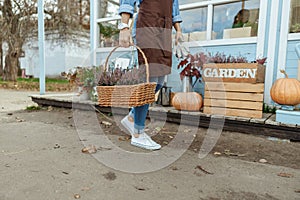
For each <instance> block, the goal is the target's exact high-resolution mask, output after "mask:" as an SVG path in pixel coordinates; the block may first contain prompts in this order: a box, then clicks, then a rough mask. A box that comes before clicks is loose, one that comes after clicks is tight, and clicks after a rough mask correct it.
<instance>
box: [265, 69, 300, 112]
mask: <svg viewBox="0 0 300 200" xmlns="http://www.w3.org/2000/svg"><path fill="white" fill-rule="evenodd" d="M280 72H281V73H283V74H284V75H285V78H280V79H277V80H276V81H275V83H274V84H273V85H272V87H271V90H270V94H271V98H272V99H273V101H274V102H276V103H278V104H282V105H291V106H294V105H297V104H299V103H300V82H299V81H298V80H297V79H294V78H289V77H288V75H287V74H286V73H285V71H284V70H280Z"/></svg>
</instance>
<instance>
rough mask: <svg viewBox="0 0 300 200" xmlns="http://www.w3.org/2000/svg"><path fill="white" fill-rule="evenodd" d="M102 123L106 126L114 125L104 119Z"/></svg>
mask: <svg viewBox="0 0 300 200" xmlns="http://www.w3.org/2000/svg"><path fill="white" fill-rule="evenodd" d="M101 124H103V125H104V126H105V127H110V126H112V123H110V122H107V121H102V122H101Z"/></svg>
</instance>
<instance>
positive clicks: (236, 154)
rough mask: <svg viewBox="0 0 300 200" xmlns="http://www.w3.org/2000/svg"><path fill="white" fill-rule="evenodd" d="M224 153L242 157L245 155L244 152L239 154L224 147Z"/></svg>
mask: <svg viewBox="0 0 300 200" xmlns="http://www.w3.org/2000/svg"><path fill="white" fill-rule="evenodd" d="M224 154H225V155H227V156H238V157H244V156H246V155H245V154H239V153H233V152H230V150H228V149H226V150H225V151H224Z"/></svg>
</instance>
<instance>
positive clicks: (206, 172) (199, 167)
mask: <svg viewBox="0 0 300 200" xmlns="http://www.w3.org/2000/svg"><path fill="white" fill-rule="evenodd" d="M195 169H199V170H201V171H203V172H204V173H205V174H210V175H213V174H214V173H211V172H209V171H206V170H205V169H203V168H202V167H201V166H200V165H198V166H197V167H195Z"/></svg>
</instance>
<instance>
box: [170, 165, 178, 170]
mask: <svg viewBox="0 0 300 200" xmlns="http://www.w3.org/2000/svg"><path fill="white" fill-rule="evenodd" d="M170 169H171V170H174V171H177V170H178V168H177V167H176V166H172V167H170Z"/></svg>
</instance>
